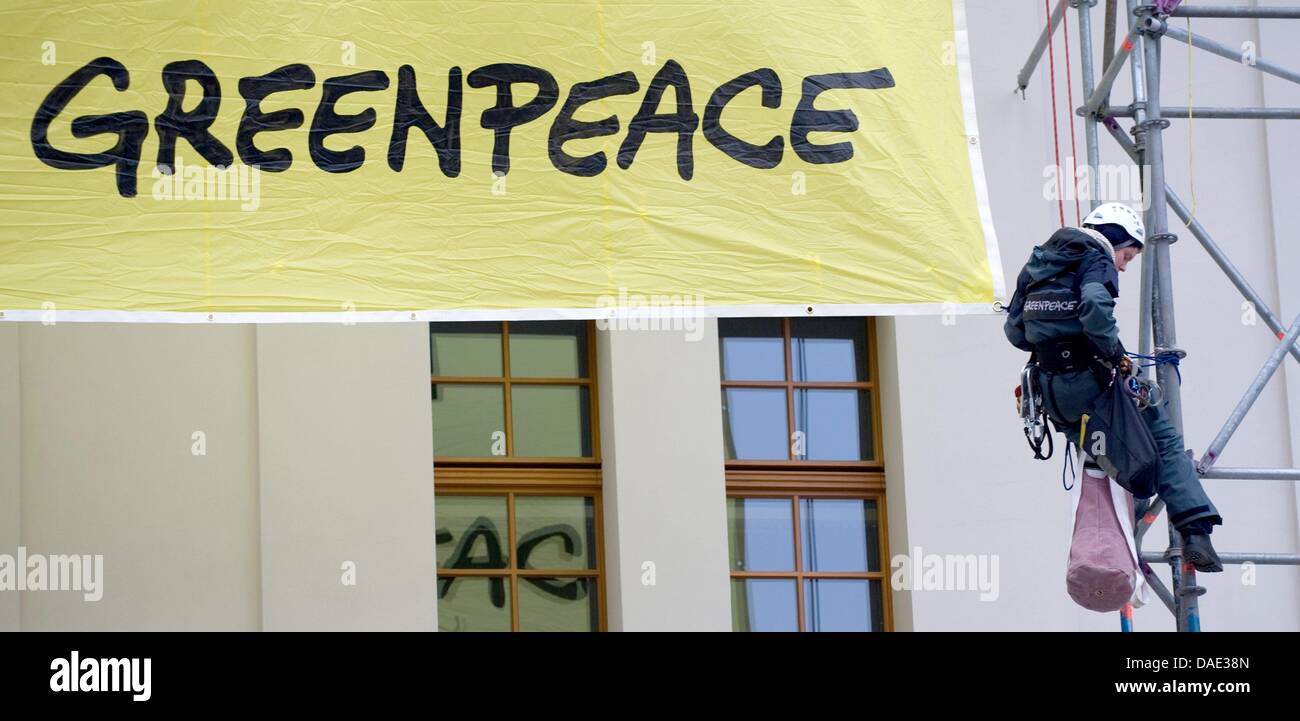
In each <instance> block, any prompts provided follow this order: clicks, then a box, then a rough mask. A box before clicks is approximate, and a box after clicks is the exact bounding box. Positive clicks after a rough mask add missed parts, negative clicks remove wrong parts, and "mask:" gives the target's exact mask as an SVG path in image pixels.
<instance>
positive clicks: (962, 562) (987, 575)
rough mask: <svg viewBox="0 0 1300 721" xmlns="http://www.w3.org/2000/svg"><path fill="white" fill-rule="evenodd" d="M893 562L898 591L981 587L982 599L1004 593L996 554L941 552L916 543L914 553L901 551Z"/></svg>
mask: <svg viewBox="0 0 1300 721" xmlns="http://www.w3.org/2000/svg"><path fill="white" fill-rule="evenodd" d="M889 566H890V568H892V569H893V575H892V576H891V577H890V583H891V584H892V585H893V587H894V590H895V591H979V592H980V600H981V601H996V600H998V596H999V595H1001V591H1000V590H999V584H998V556H997V555H996V554H994V555H988V554H980V555H978V556H977V555H975V554H973V553H970V554H966V555H955V554H947V555H943V556H940V555H939V554H937V553H930V554H923V553H921V547H920V546H916V547H914V548H913V549H912V555H911V556H908V555H907V554H904V553H900V554H898V555H896V556H894V557H893V558H892V559H890V562H889Z"/></svg>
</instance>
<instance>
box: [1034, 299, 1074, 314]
mask: <svg viewBox="0 0 1300 721" xmlns="http://www.w3.org/2000/svg"><path fill="white" fill-rule="evenodd" d="M1078 305H1079V301H1077V300H1044V299H1039V298H1026V299H1025V307H1024V311H1025V312H1026V313H1028V312H1030V311H1039V312H1052V311H1059V312H1070V311H1073V310H1074V309H1075V307H1076V306H1078Z"/></svg>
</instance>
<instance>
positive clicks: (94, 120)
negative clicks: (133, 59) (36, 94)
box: [31, 57, 149, 198]
mask: <svg viewBox="0 0 1300 721" xmlns="http://www.w3.org/2000/svg"><path fill="white" fill-rule="evenodd" d="M100 75H107V76H108V78H109V80H111V81H112V82H113V87H114V88H115V89H116V90H117V91H118V92H123V91H125V90H126V89H127V88H128V87H129V86H130V84H131V76H130V73H128V72H127V70H126V67H124V66H123V65H122V63H120V62H118V61H116V60H114V59H113V58H109V57H102V58H96V59H94V60H91V61H90V62H88V63H86V64H85V65H83V66H82V67H80V68H78V69H77V70H75V71H73V73H72V74H71V75H69V76H68V77H67V78H66V79H65V80H64V81H63V82H61V83H59V84H58V85H56V86H54V89H53V90H51V91H50V92H49V94H48V95H46V96H45V100H44V101H42V102H41V105H40V107H39V108H37V110H36V115H35V116H33V118H32V131H31V140H32V150H33V152H35V153H36V157H37V158H38V159H39V160H40V161H41V162H42V163H45V164H46V165H48V166H50V167H52V168H58V169H60V170H87V169H91V168H102V167H104V166H107V165H114V164H116V165H117V176H116V177H117V192H118V194H120V195H121V196H122V197H123V198H133V197H135V193H136V168H137V167H138V166H139V165H140V149H141V146H143V145H144V139H145V136H147V135H148V134H149V118H148V116H146V115H145V114H144V113H142V112H140V111H139V110H131V111H128V112H121V113H111V114H108V115H83V116H80V117H78V118H76V119H74V120H73V121H72V135H73V137H76V138H89V137H92V136H95V135H104V134H115V135H117V143H116V144H114V145H113V147H111V148H109V149H108V150H105V151H103V152H100V153H69V152H66V151H63V150H59V149H58V148H55V147H54V146H53V145H51V144H50V139H49V132H50V124H51V123H52V122H54V119H55V118H56V117H58V116H59V114H60V113H62V112H63V109H64V108H66V107H67V106H68V103H70V102H72V99H73V98H74V97H76V95H77V93H78V92H80V91H81V89H82V88H84V87H86V85H88V84H89V83H90V81H91V80H93V79H95V78H96V77H98V76H100Z"/></svg>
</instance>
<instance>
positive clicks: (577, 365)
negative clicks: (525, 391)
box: [510, 320, 587, 378]
mask: <svg viewBox="0 0 1300 721" xmlns="http://www.w3.org/2000/svg"><path fill="white" fill-rule="evenodd" d="M510 376H511V377H512V378H586V377H587V324H586V322H585V321H580V320H556V321H549V320H548V321H533V322H526V323H511V324H510Z"/></svg>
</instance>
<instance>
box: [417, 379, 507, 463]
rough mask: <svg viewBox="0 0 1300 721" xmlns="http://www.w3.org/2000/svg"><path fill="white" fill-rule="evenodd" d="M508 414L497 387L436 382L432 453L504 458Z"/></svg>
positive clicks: (502, 394)
mask: <svg viewBox="0 0 1300 721" xmlns="http://www.w3.org/2000/svg"><path fill="white" fill-rule="evenodd" d="M505 417H506V412H505V406H504V393H503V391H502V387H501V386H499V385H496V384H482V385H479V384H475V385H468V384H463V385H462V384H455V383H435V384H434V386H433V454H434V455H435V456H443V457H447V456H494V455H495V456H504V455H505V453H506V445H505V427H506V421H505Z"/></svg>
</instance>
